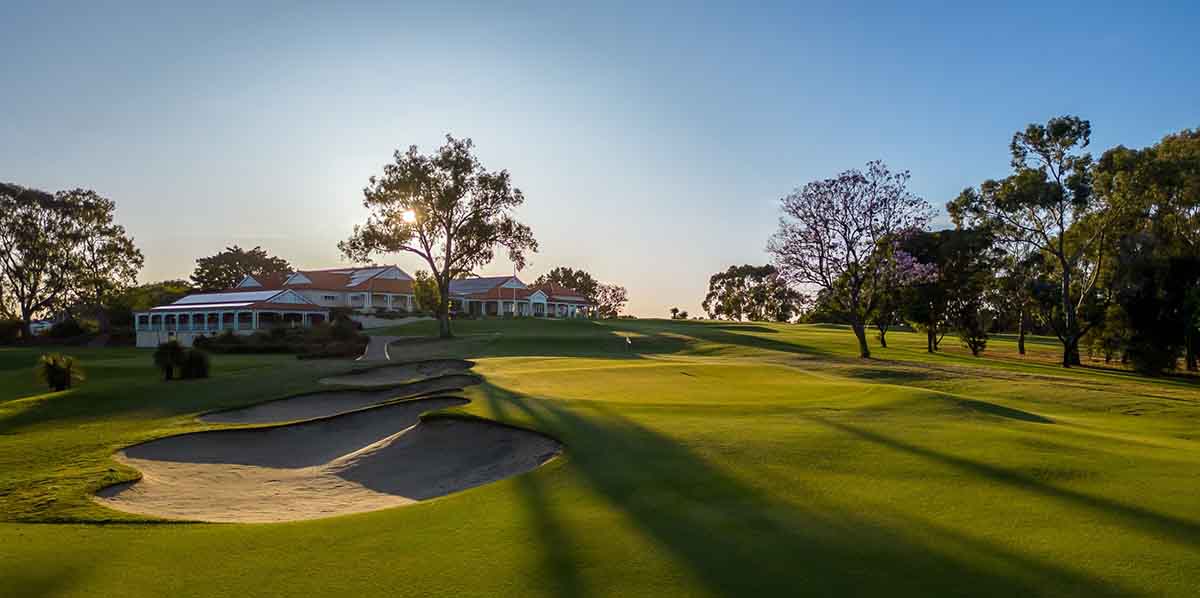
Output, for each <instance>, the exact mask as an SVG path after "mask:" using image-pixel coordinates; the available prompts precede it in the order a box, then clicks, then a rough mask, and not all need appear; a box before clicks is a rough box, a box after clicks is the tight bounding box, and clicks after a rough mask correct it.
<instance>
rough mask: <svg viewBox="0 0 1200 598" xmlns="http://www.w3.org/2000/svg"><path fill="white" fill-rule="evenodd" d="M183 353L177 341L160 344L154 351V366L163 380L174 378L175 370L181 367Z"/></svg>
mask: <svg viewBox="0 0 1200 598" xmlns="http://www.w3.org/2000/svg"><path fill="white" fill-rule="evenodd" d="M183 353H184V351H183V346H182V345H180V344H179V341H168V342H165V343H162V344H160V345H159V346H158V348H157V349H155V350H154V366H155V367H157V368H158V369H160V370H162V373H163V380H170V379H172V378H174V377H175V369H176V368H178V367H180V366H182V365H183Z"/></svg>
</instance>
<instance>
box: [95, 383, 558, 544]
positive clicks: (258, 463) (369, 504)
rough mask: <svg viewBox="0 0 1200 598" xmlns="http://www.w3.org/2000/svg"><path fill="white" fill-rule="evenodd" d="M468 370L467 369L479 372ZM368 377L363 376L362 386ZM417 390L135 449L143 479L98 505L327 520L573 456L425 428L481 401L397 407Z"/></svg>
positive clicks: (133, 463)
mask: <svg viewBox="0 0 1200 598" xmlns="http://www.w3.org/2000/svg"><path fill="white" fill-rule="evenodd" d="M428 363H429V362H422V363H421V364H416V365H424V364H428ZM461 363H466V364H467V365H466V368H469V367H470V366H471V365H474V364H470V363H469V362H461ZM444 365H445V364H441V363H439V364H437V365H435V366H433V367H427V368H425V370H424V371H428V372H430V373H434V375H435V376H440V378H439V377H435V378H433V379H432V380H430V381H431V382H432V381H434V380H439V379H446V378H451V379H452V380H450V382H457V383H462V382H463V380H453V378H470V379H472V380H474V382H475V383H477V382H478V378H474V377H471V376H465V375H462V374H450V375H442V374H443V373H444V372H445V371H446V368H445V367H444ZM397 367H402V366H387V367H385V368H377V369H384V370H393V371H394V372H396V374H397V375H396V377H399V376H407V379H408V380H410V381H411V379H412V375H413V373H415V370H416V369H419V368H409V369H408V370H396V368H397ZM450 367H452V368H455V370H456V371H459V372H461V371H462V370H463V369H466V368H464V367H461V366H460V365H458V364H452V365H451V366H450ZM357 375H363V374H351V376H357ZM376 377H380V376H379V374H376ZM447 383H448V382H447ZM416 384H420V383H419V382H418V383H411V382H410V383H409V384H407V385H404V386H402V387H399V388H394V389H391V391H389V390H386V389H385V390H373V391H348V392H361V393H363V394H362V395H361V396H355V395H346V392H342V391H334V392H333V393H331V394H329V395H326V393H309V394H306V395H298V396H296V397H293V398H291V399H281V400H277V401H269V402H266V403H261V404H259V405H252V406H250V407H247V408H244V409H239V410H233V411H227V412H217V413H214V414H210V415H211V416H213V417H212V418H211V419H209V421H237V422H243V423H244V422H251V421H254V422H262V421H271V420H270V418H272V417H279V418H282V421H290V420H294V419H298V418H299V417H304V416H305V415H306V414H307V415H311V414H313V413H317V414H325V413H327V412H329V411H330V410H331V409H335V408H337V407H338V405H339V403H340V404H341V405H344V407H345V408H347V409H349V410H347V409H342V410H341V411H339V412H338V413H336V414H332V415H322V416H321V417H317V418H310V419H304V420H303V421H299V422H294V423H283V424H276V425H268V426H263V427H256V428H236V429H226V430H209V431H203V432H193V433H188V434H181V435H177V436H169V437H166V438H160V439H157V440H151V441H148V442H144V443H141V444H137V445H133V446H130V447H127V448H125V449H124V450H121V451H119V452H118V453H117V454H116V455H115V456H114V458H115V459H116V460H117V461H120V462H121V463H124V464H126V465H129V466H130V467H133V468H135V469H137V470H138V471H140V472H141V474H142V478H141V479H140V480H136V481H132V482H124V483H120V484H116V485H113V486H109V487H107V488H103V489H101V490H100V491H99V492H97V494H96V496H95V500H96V501H98V502H99V503H100V504H103V505H105V506H107V507H110V508H113V509H116V510H120V511H126V512H130V513H138V514H142V515H148V516H153V517H161V518H164V519H177V520H189V521H208V522H222V523H268V522H282V521H298V520H306V519H319V518H323V517H333V516H337V515H346V514H351V513H362V512H367V511H375V510H379V509H386V508H391V507H398V506H404V505H409V504H412V503H414V502H417V501H421V500H428V499H431V498H436V497H439V496H445V495H447V494H452V493H454V492H458V491H461V490H466V489H468V488H473V487H476V486H481V485H484V484H488V483H490V482H495V481H498V480H501V479H504V478H508V477H511V476H514V475H518V474H521V473H525V472H527V471H530V470H533V469H536V468H537V467H539V466H541V465H543V464H545V463H546V462H548V461H550V460H551V459H553V458H554V457H556V456H558V455H559V454H561V453H562V444H561V443H559V442H558V441H557V440H555V439H553V438H551V437H549V436H546V435H544V434H540V433H538V432H533V431H530V430H525V429H522V428H517V427H513V426H509V425H505V424H500V423H497V422H493V421H490V420H486V419H481V418H475V417H454V416H439V415H431V416H428V417H422V416H423V415H424V414H426V413H429V412H431V411H437V410H441V409H446V408H450V407H459V406H462V405H466V404H468V403H469V402H470V401H469V400H467V399H465V398H462V397H454V396H427V397H421V398H410V399H406V400H397V399H396V398H395V397H396V392H398V391H400V390H401V389H403V388H409V389H410V390H413V387H414V386H415V385H416ZM459 388H461V386H459ZM426 390H427V391H428V390H429V389H426ZM343 395H346V396H343ZM288 401H297V403H296V405H297V407H296V408H294V409H292V408H289V407H288V405H287V403H288ZM363 405H368V406H366V407H363Z"/></svg>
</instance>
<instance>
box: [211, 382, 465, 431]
mask: <svg viewBox="0 0 1200 598" xmlns="http://www.w3.org/2000/svg"><path fill="white" fill-rule="evenodd" d="M479 382H480V380H479V378H477V377H475V376H472V375H470V374H451V375H448V376H441V377H438V378H432V379H429V380H421V381H418V382H411V383H409V384H402V385H400V386H394V387H391V388H386V389H382V390H331V391H326V392H314V393H309V394H303V395H298V396H295V397H291V398H287V399H279V400H276V401H267V402H265V403H259V404H257V405H251V406H249V407H243V408H241V409H230V410H228V411H217V412H215V413H208V414H205V415H202V416H200V420H201V421H206V422H213V423H226V424H268V423H283V422H290V421H297V420H302V419H315V418H318V417H329V416H331V415H337V414H339V413H346V412H347V411H355V410H358V409H362V408H364V407H371V406H373V405H378V404H380V403H386V402H389V401H394V400H397V399H404V398H410V397H419V396H422V395H428V394H434V393H445V392H449V391H453V390H461V389H463V388H466V387H468V386H474V385H476V384H479Z"/></svg>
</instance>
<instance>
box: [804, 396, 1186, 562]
mask: <svg viewBox="0 0 1200 598" xmlns="http://www.w3.org/2000/svg"><path fill="white" fill-rule="evenodd" d="M799 417H803V418H805V419H807V420H809V421H812V422H814V423H818V424H821V425H823V426H827V427H829V428H833V429H835V430H839V431H841V432H845V433H847V434H851V435H853V436H856V437H858V438H861V439H863V440H866V441H869V442H873V443H876V444H880V445H883V446H886V447H888V448H891V449H895V450H898V451H901V452H905V453H908V454H910V455H916V456H918V457H923V458H926V459H930V460H933V461H936V462H938V463H941V464H943V465H949V466H952V467H955V468H958V469H962V470H964V471H967V472H969V473H971V474H973V475H977V476H980V477H984V478H987V479H990V480H994V481H997V482H1002V483H1004V484H1008V485H1010V486H1014V487H1017V488H1020V489H1022V490H1027V491H1029V492H1033V493H1035V494H1040V495H1043V496H1047V497H1050V498H1055V499H1059V500H1063V501H1066V502H1070V503H1073V504H1075V505H1076V506H1080V507H1084V508H1087V509H1091V510H1093V511H1096V512H1099V513H1100V514H1102V515H1106V516H1108V517H1110V518H1112V519H1114V520H1116V521H1118V522H1120V523H1122V524H1127V525H1130V526H1132V527H1136V528H1140V529H1142V530H1143V531H1145V532H1147V533H1150V534H1156V535H1160V536H1166V537H1170V538H1172V539H1173V540H1175V541H1177V542H1179V543H1182V544H1187V545H1190V546H1192V547H1200V523H1197V522H1195V521H1189V520H1186V519H1179V518H1177V517H1172V516H1170V515H1164V514H1162V513H1158V512H1155V511H1150V510H1148V509H1143V508H1141V507H1137V506H1134V505H1128V504H1125V503H1120V502H1117V501H1115V500H1111V499H1108V498H1104V497H1100V496H1092V495H1090V494H1084V493H1082V492H1079V491H1076V490H1071V489H1069V488H1060V487H1058V486H1054V485H1051V484H1047V483H1046V482H1045V481H1043V480H1042V479H1040V478H1038V477H1036V476H1033V475H1029V474H1025V473H1021V472H1017V471H1013V470H1009V469H1004V468H1002V467H996V466H995V465H989V464H987V463H981V462H979V461H973V460H971V459H966V458H964V457H958V456H955V455H951V454H947V453H942V452H938V451H935V450H933V449H929V448H925V447H921V446H916V445H914V444H909V443H907V442H904V441H903V440H899V439H897V438H891V437H888V436H884V435H883V434H879V433H878V432H873V431H870V430H866V429H864V428H861V427H858V426H852V425H850V424H847V423H845V422H836V421H832V420H829V419H826V418H823V417H818V416H812V415H801V416H799Z"/></svg>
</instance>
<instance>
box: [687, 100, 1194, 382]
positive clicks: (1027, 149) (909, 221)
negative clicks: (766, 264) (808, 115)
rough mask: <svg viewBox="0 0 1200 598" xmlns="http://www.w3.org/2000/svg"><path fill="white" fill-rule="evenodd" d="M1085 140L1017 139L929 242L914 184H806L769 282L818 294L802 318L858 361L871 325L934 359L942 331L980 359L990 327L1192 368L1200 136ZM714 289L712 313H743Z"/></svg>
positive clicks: (851, 174)
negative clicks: (1142, 144)
mask: <svg viewBox="0 0 1200 598" xmlns="http://www.w3.org/2000/svg"><path fill="white" fill-rule="evenodd" d="M1090 137H1091V124H1090V123H1089V122H1088V121H1086V120H1083V119H1080V118H1078V117H1075V116H1064V117H1059V118H1053V119H1051V120H1049V121H1048V122H1046V123H1045V124H1031V125H1029V126H1028V127H1026V128H1025V129H1024V130H1021V131H1018V132H1017V133H1016V134H1014V135H1013V138H1012V141H1011V143H1010V145H1009V150H1010V154H1011V162H1010V166H1011V169H1012V170H1011V173H1010V174H1009V176H1007V177H1005V178H1003V179H999V180H987V181H984V182H982V183H980V184H979V185H978V186H973V187H970V188H967V189H965V190H964V191H963V192H962V193H961V194H960V195H959V196H958V197H957V198H955V199H954V200H952V201H950V202H949V203H948V204H947V211H948V212H949V214H950V216H951V219H952V220H953V222H954V225H955V228H954V229H953V230H945V231H936V232H931V231H928V230H927V225H928V222H929V218H930V215H931V213H932V210H931V209H930V206H929V205H928V204H927V203H926V202H925V201H924V200H922V199H921V198H919V197H917V196H916V195H914V194H912V193H911V192H910V191H908V189H907V182H908V179H909V175H908V173H907V172H900V173H894V172H891V171H890V170H888V169H887V167H886V166H884V165H883V164H882V163H880V162H871V163H869V164H868V165H867V168H866V169H865V170H863V171H858V170H851V171H847V172H844V173H841V174H840V175H838V176H836V177H834V178H831V179H826V180H821V181H814V182H812V183H809V184H808V185H805V186H804V187H803V188H801V189H798V190H796V191H795V192H793V193H791V194H789V195H788V196H786V197H784V198H783V199H782V200H781V204H782V209H783V210H782V211H783V216H782V218H781V220H780V224H779V230H778V231H777V232H776V233H775V235H774V236H773V237H772V238H771V240H770V241H769V243H768V251H769V252H770V253H771V254H772V256H773V258H774V265H775V267H776V268H777V272H776V274H775V275H776V276H778V277H779V279H781V280H783V281H786V282H787V283H789V284H791V285H797V286H803V287H807V288H814V289H816V290H817V294H816V298H815V306H814V307H813V310H812V312H811V313H810V314H809V316H808V317H810V318H829V319H836V320H838V321H841V322H845V323H847V324H849V325H850V326H851V328H852V329H853V330H854V333H855V336H856V338H857V339H858V344H859V352H860V354H861V355H862V356H863V357H869V356H870V347H869V344H868V342H867V336H866V329H867V327H868V326H869V325H873V326H874V327H875V328H876V329H877V330H878V335H877V338H878V339H879V341H880V342H881V343H882V344H884V346H886V333H887V330H888V328H890V327H891V326H893V325H895V324H897V323H900V322H906V323H909V324H912V325H914V326H916V327H917V328H919V329H923V330H924V331H925V332H926V335H927V344H928V347H927V348H928V350H929V351H937V350H938V347H939V343H940V342H941V339H942V337H943V336H944V335H945V334H946V333H947V332H948V331H954V332H956V333H957V334H958V336H959V337H960V338H961V339H962V341H963V343H964V344H965V345H966V346H967V347H968V348H970V349H971V350H972V352H973V353H975V354H978V353H979V352H980V351H982V350H983V349H984V348H985V346H986V341H987V335H988V332H989V331H995V330H1015V331H1016V332H1017V333H1018V350H1019V351H1020V352H1021V353H1024V337H1025V334H1026V332H1027V331H1028V330H1030V329H1031V328H1033V329H1037V330H1038V331H1041V332H1048V333H1052V334H1054V335H1055V336H1056V337H1057V338H1058V339H1059V341H1060V342H1061V344H1062V365H1063V366H1064V367H1070V366H1073V365H1077V364H1079V363H1080V351H1081V347H1084V348H1086V349H1087V350H1089V351H1091V352H1093V353H1099V354H1101V355H1102V356H1104V357H1105V359H1109V360H1111V359H1121V360H1123V361H1128V362H1130V363H1131V364H1132V365H1134V366H1135V367H1137V368H1138V369H1141V370H1143V371H1147V372H1160V371H1163V370H1168V369H1172V368H1174V367H1176V365H1177V363H1178V361H1179V359H1180V358H1182V359H1183V362H1184V363H1185V364H1186V367H1187V368H1188V369H1192V370H1194V369H1197V361H1198V359H1200V358H1198V357H1197V355H1198V354H1200V352H1198V351H1197V346H1198V345H1200V329H1198V324H1200V131H1193V130H1185V131H1181V132H1179V133H1176V134H1173V135H1168V136H1167V137H1165V138H1164V139H1163V140H1162V141H1161V142H1159V143H1158V144H1156V145H1154V146H1151V147H1149V148H1145V149H1141V150H1132V149H1129V148H1126V147H1123V146H1118V147H1115V148H1112V149H1110V150H1108V151H1106V152H1105V153H1104V154H1103V155H1102V156H1101V158H1100V159H1099V160H1093V158H1092V156H1091V155H1090V154H1088V153H1086V152H1085V151H1084V150H1085V149H1086V148H1087V147H1088V145H1089V143H1090ZM720 276H721V275H718V276H715V277H714V279H717V278H718V277H720ZM722 280H724V279H723V278H722ZM721 288H722V287H720V285H717V286H716V288H715V290H718V291H719V290H720V289H721ZM713 290H714V285H713V284H710V298H712V301H711V304H712V305H714V309H713V310H709V311H710V315H711V314H721V315H730V314H731V315H733V316H735V317H736V316H737V315H739V314H741V313H742V312H740V311H738V307H737V304H736V302H735V305H734V307H733V308H732V309H731V308H726V307H725V303H724V302H723V300H722V297H724V296H725V295H723V294H722V293H720V292H718V293H716V294H715V295H714V293H713V292H712V291H713ZM709 304H710V301H707V300H706V309H708V307H709ZM755 315H759V316H761V315H762V314H761V313H759V314H755ZM763 319H769V318H763Z"/></svg>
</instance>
